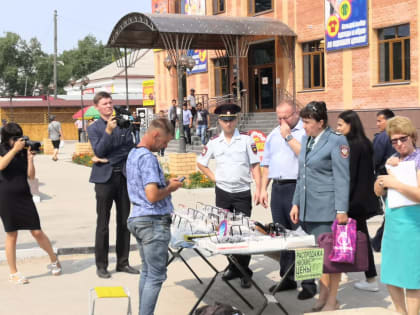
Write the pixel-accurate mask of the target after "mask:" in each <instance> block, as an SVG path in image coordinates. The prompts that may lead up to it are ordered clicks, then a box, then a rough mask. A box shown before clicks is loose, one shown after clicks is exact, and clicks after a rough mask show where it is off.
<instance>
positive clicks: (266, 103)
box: [249, 65, 275, 112]
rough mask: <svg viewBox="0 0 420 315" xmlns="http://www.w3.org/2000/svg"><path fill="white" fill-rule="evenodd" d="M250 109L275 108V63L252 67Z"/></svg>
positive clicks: (254, 110) (253, 110)
mask: <svg viewBox="0 0 420 315" xmlns="http://www.w3.org/2000/svg"><path fill="white" fill-rule="evenodd" d="M250 78H251V80H250V81H251V91H250V103H249V104H250V111H252V112H264V111H268V112H272V111H273V110H274V109H275V99H274V97H275V93H274V92H275V82H274V78H275V75H274V65H265V66H255V67H252V68H251V73H250Z"/></svg>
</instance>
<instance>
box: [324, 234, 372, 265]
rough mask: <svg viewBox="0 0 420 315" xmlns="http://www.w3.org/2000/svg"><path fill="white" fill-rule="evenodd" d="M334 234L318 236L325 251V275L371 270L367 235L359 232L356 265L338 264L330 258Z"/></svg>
mask: <svg viewBox="0 0 420 315" xmlns="http://www.w3.org/2000/svg"><path fill="white" fill-rule="evenodd" d="M333 243H334V242H333V234H332V233H331V232H328V233H323V234H321V235H319V236H318V245H319V247H321V248H323V249H324V264H323V272H324V273H340V272H359V271H366V270H368V268H369V261H368V239H367V236H366V234H365V233H363V232H361V231H357V249H356V258H355V261H354V264H347V263H337V262H333V261H330V259H329V258H328V257H329V255H330V254H331V252H332V249H333Z"/></svg>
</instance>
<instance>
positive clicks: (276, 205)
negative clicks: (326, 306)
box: [270, 183, 316, 292]
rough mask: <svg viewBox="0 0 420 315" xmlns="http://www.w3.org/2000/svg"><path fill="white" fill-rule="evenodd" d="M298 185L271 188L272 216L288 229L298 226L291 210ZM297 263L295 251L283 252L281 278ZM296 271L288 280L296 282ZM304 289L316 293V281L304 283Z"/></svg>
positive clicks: (277, 185) (287, 184) (305, 281)
mask: <svg viewBox="0 0 420 315" xmlns="http://www.w3.org/2000/svg"><path fill="white" fill-rule="evenodd" d="M295 189H296V183H285V184H276V183H273V185H272V187H271V202H270V207H271V215H272V217H273V222H274V223H280V224H281V225H283V226H284V227H285V228H286V229H289V230H296V229H297V228H298V226H299V225H298V224H294V223H293V222H292V220H291V219H290V209H292V201H293V194H294V193H295ZM294 261H295V252H294V251H291V250H290V251H289V250H288V251H283V252H282V253H281V255H280V276H281V277H283V276H284V274H285V273H286V271H287V269H288V268H289V267H290V265H291V264H293V263H294ZM294 277H295V273H294V271H292V272H290V273H289V275H288V279H289V280H290V281H295V280H294ZM302 288H303V289H306V290H310V291H311V292H313V291H315V292H316V284H315V280H312V279H310V280H304V281H302Z"/></svg>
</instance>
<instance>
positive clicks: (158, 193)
mask: <svg viewBox="0 0 420 315" xmlns="http://www.w3.org/2000/svg"><path fill="white" fill-rule="evenodd" d="M171 139H172V128H171V125H170V123H169V120H168V119H166V118H165V119H163V118H158V119H155V120H153V121H152V122H151V123H150V126H149V128H148V130H147V132H146V134H145V135H144V136H143V138H142V139H141V142H140V143H139V144H138V145H137V147H136V148H134V149H132V150H131V151H130V154H129V155H128V159H127V187H128V193H129V196H130V200H131V202H132V203H133V208H132V210H131V213H130V217H129V218H128V221H127V225H128V229H129V230H130V232H131V233H132V234H133V236H134V237H135V238H136V240H137V244H138V248H139V252H140V257H141V261H142V271H141V276H140V282H139V315H153V314H154V310H155V307H156V303H157V299H158V296H159V292H160V290H161V287H162V283H163V282H164V281H165V280H166V270H167V268H166V264H167V262H168V244H169V240H170V239H171V214H172V211H173V209H174V207H173V205H172V202H171V193H172V192H174V191H176V190H177V189H178V188H180V187H181V186H182V182H181V181H179V179H176V178H171V179H169V181H168V182H167V181H166V180H165V176H164V173H163V170H162V168H161V166H160V164H159V161H158V160H157V158H156V156H155V155H154V154H153V152H159V151H160V150H161V149H163V148H165V147H166V146H167V145H168V143H169V141H170V140H171ZM175 313H176V312H175Z"/></svg>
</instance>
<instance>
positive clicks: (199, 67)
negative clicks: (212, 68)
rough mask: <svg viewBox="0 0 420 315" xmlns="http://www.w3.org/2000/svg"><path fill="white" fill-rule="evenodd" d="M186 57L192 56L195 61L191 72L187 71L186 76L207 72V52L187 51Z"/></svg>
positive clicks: (200, 50)
mask: <svg viewBox="0 0 420 315" xmlns="http://www.w3.org/2000/svg"><path fill="white" fill-rule="evenodd" d="M188 55H189V56H192V57H193V59H194V60H195V66H194V68H192V70H191V71H188V70H187V72H188V74H193V73H200V72H207V50H204V49H195V50H189V51H188Z"/></svg>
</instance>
